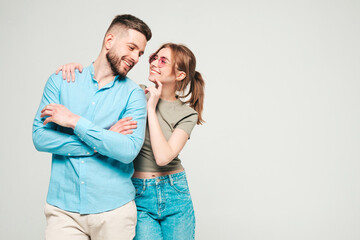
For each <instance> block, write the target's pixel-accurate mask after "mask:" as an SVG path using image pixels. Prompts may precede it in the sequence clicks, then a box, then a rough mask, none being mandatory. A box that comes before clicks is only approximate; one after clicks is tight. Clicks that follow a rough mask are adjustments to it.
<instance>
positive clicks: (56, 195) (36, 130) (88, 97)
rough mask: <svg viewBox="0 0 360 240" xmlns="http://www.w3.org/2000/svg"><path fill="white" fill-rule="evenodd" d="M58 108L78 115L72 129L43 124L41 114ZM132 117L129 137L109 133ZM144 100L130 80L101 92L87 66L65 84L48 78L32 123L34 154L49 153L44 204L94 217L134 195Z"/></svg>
mask: <svg viewBox="0 0 360 240" xmlns="http://www.w3.org/2000/svg"><path fill="white" fill-rule="evenodd" d="M49 103H57V104H62V105H64V106H65V107H67V108H68V109H69V110H70V111H71V112H73V113H75V114H77V115H79V116H81V118H80V120H79V121H78V123H77V124H76V127H75V130H72V129H69V128H64V127H61V126H59V125H57V124H54V123H48V124H47V125H46V126H44V125H43V122H44V118H40V115H41V110H42V109H43V108H44V107H45V106H46V105H47V104H49ZM127 116H131V117H132V118H133V119H132V120H134V121H137V128H136V129H134V132H133V133H132V134H130V135H122V134H120V133H116V132H113V131H109V130H108V129H109V128H110V127H111V126H112V125H114V124H115V123H116V122H117V121H118V120H119V119H121V118H124V117H127ZM145 125H146V98H145V95H144V92H143V90H142V89H141V88H140V87H139V86H138V85H137V84H136V83H134V82H133V81H132V80H130V79H129V78H125V79H120V78H119V77H118V76H117V77H115V79H114V81H112V82H110V83H109V84H107V85H106V86H104V87H103V88H101V89H99V87H98V83H97V81H96V80H95V79H94V67H93V65H90V66H89V67H87V68H84V69H83V72H82V73H79V72H76V82H75V83H73V82H71V83H68V82H66V81H64V80H63V79H62V78H61V74H59V75H55V74H53V75H51V76H50V78H49V80H48V81H47V83H46V86H45V89H44V94H43V97H42V100H41V103H40V107H39V109H38V111H37V113H36V116H35V120H34V125H33V141H34V145H35V147H36V149H37V150H39V151H44V152H50V153H52V167H51V177H50V184H49V190H48V196H47V203H49V204H51V205H53V206H56V207H59V208H61V209H63V210H66V211H70V212H78V213H81V214H92V213H100V212H105V211H109V210H112V209H115V208H118V207H120V206H122V205H124V204H126V203H128V202H129V201H131V200H133V199H134V197H135V190H134V187H133V185H132V182H131V176H132V174H133V172H134V168H133V163H132V161H133V159H134V158H135V157H136V155H137V154H138V153H139V151H140V149H141V146H142V144H143V141H144V135H145Z"/></svg>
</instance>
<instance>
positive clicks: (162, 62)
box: [158, 57, 166, 68]
mask: <svg viewBox="0 0 360 240" xmlns="http://www.w3.org/2000/svg"><path fill="white" fill-rule="evenodd" d="M165 63H166V60H165V58H164V57H161V58H160V60H159V63H158V65H159V67H160V68H162V67H164V66H165Z"/></svg>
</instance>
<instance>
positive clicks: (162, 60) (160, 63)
mask: <svg viewBox="0 0 360 240" xmlns="http://www.w3.org/2000/svg"><path fill="white" fill-rule="evenodd" d="M158 58H159V56H158V55H156V54H155V53H153V54H151V55H150V58H149V63H150V64H151V63H152V62H153V61H155V60H157V59H158ZM167 63H169V62H168V60H167V58H166V57H160V59H159V61H158V67H159V68H162V67H164V66H165V65H166V64H167Z"/></svg>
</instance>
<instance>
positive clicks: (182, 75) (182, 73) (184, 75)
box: [176, 71, 186, 81]
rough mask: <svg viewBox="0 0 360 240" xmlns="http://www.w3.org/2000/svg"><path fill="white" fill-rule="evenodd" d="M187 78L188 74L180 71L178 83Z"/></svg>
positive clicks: (177, 76) (177, 78)
mask: <svg viewBox="0 0 360 240" xmlns="http://www.w3.org/2000/svg"><path fill="white" fill-rule="evenodd" d="M185 77H186V73H185V72H183V71H180V72H178V73H177V74H176V81H182V80H184V78H185Z"/></svg>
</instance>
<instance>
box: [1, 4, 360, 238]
mask: <svg viewBox="0 0 360 240" xmlns="http://www.w3.org/2000/svg"><path fill="white" fill-rule="evenodd" d="M123 13H131V14H134V15H136V16H137V17H139V18H141V19H143V20H144V21H145V22H146V23H147V24H148V25H149V26H150V27H151V29H152V31H153V39H152V40H151V41H150V42H149V43H148V46H147V49H146V53H145V55H144V57H143V58H142V59H141V60H140V62H139V63H138V65H137V66H136V67H135V68H134V69H133V70H132V71H131V72H130V74H129V76H130V77H131V78H132V79H133V80H135V81H136V82H138V83H147V75H148V63H147V59H148V56H149V54H150V53H151V52H152V51H155V50H156V49H157V48H158V47H159V46H160V45H161V44H162V43H164V42H169V41H172V42H177V43H184V44H186V45H187V46H189V47H190V48H191V49H192V50H193V51H194V53H195V55H196V56H197V60H198V71H200V72H201V73H202V74H203V75H204V77H205V80H206V84H207V85H206V100H205V107H204V109H205V110H204V118H205V120H206V121H207V122H206V124H205V125H204V126H198V127H196V128H195V130H194V131H193V134H192V136H191V139H190V141H189V142H188V144H187V146H186V147H185V149H184V150H183V152H182V153H181V155H180V157H181V159H182V160H183V163H184V166H185V168H186V171H187V174H188V180H189V185H190V189H191V193H192V197H193V201H194V205H195V210H196V217H197V232H196V236H197V239H200V240H218V239H244V240H258V239H259V240H265V239H266V240H282V239H284V240H285V239H286V240H288V239H292V240H304V239H307V240H340V239H341V240H345V239H346V240H358V239H360V186H359V183H360V161H359V160H360V150H359V149H360V148H359V146H360V124H359V123H360V108H359V103H360V94H359V90H360V81H359V80H360V70H359V66H360V46H359V43H360V27H359V24H360V2H359V1H357V0H354V1H350V0H341V1H340V0H334V1H325V0H323V1H320V0H311V1H310V0H305V1H304V0H303V1H285V0H277V1H266V0H253V1H242V0H238V1H228V0H224V1H188V0H182V1H171V0H168V1H157V0H154V1H122V0H117V1H115V0H113V1H110V0H106V1H83V0H81V1H69V0H64V1H49V0H48V1H45V0H44V1H26V0H24V1H20V0H14V1H4V0H1V3H0V26H1V39H0V43H1V44H0V73H1V83H2V86H1V95H0V104H1V120H0V121H1V127H2V128H1V144H0V147H1V155H0V156H1V157H0V158H1V167H0V184H1V188H0V194H1V197H0V236H1V237H0V238H1V239H7V240H10V239H16V240H19V239H31V240H38V239H43V238H44V229H45V224H46V223H45V217H44V215H43V207H44V203H45V199H46V194H47V187H48V182H49V176H50V162H51V160H50V157H51V156H50V154H48V153H40V152H37V151H36V150H35V148H34V147H33V144H32V139H31V127H32V121H33V117H34V115H35V111H36V109H37V108H38V106H39V103H40V98H41V95H42V91H43V88H44V85H45V82H46V80H47V78H48V77H49V75H50V74H51V73H52V72H54V71H55V69H56V68H57V67H58V66H60V65H62V64H64V63H68V62H72V61H75V62H80V63H82V64H83V65H85V66H87V65H88V64H90V62H91V61H93V60H94V59H95V58H96V57H97V56H98V53H99V51H100V48H101V43H102V39H103V36H104V33H105V31H106V29H107V27H108V25H109V24H110V22H111V20H112V18H113V17H114V16H115V15H117V14H123Z"/></svg>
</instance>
